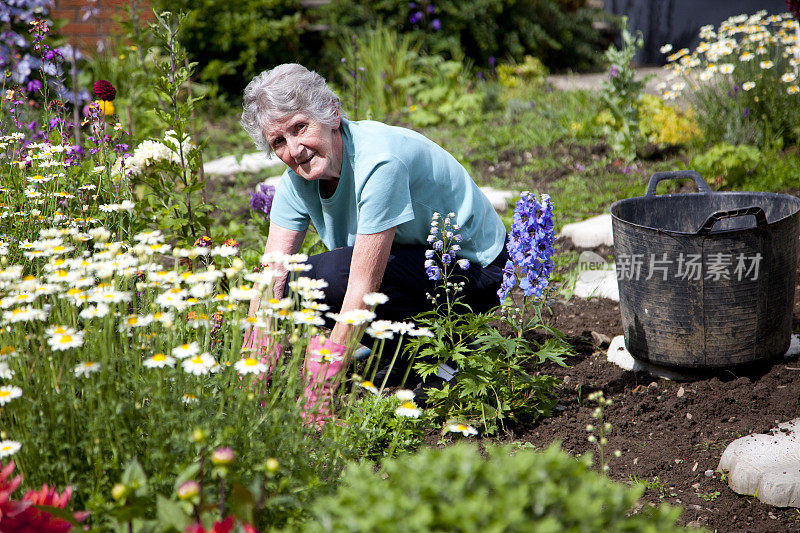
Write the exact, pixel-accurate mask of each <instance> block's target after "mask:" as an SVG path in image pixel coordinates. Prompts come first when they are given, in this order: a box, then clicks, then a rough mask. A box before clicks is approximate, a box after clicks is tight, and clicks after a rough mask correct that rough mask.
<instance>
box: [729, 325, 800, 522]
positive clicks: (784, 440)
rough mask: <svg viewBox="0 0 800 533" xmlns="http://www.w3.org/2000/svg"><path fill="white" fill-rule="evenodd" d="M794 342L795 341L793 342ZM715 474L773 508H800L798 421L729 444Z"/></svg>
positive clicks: (731, 485) (737, 491)
mask: <svg viewBox="0 0 800 533" xmlns="http://www.w3.org/2000/svg"><path fill="white" fill-rule="evenodd" d="M792 340H793V341H794V338H793V339H792ZM717 471H719V472H724V473H727V477H728V486H729V487H730V488H731V490H733V491H734V492H736V493H738V494H745V495H747V496H755V497H756V498H758V499H759V500H761V501H762V502H764V503H766V504H768V505H774V506H776V507H800V418H795V419H794V420H791V421H789V422H784V423H783V424H779V425H778V427H776V428H773V429H772V430H771V432H770V434H763V433H756V434H752V435H747V436H746V437H742V438H740V439H736V440H735V441H733V442H731V443H730V444H729V445H728V447H727V448H725V451H724V452H723V454H722V457H721V458H720V460H719V466H718V467H717Z"/></svg>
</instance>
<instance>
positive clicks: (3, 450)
mask: <svg viewBox="0 0 800 533" xmlns="http://www.w3.org/2000/svg"><path fill="white" fill-rule="evenodd" d="M20 448H22V444H20V443H19V442H17V441H15V440H3V441H0V457H8V456H9V455H14V454H15V453H17V452H18V451H19V449H20Z"/></svg>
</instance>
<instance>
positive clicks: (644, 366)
mask: <svg viewBox="0 0 800 533" xmlns="http://www.w3.org/2000/svg"><path fill="white" fill-rule="evenodd" d="M606 358H607V359H608V362H609V363H614V364H615V365H617V366H618V367H620V368H622V369H623V370H630V371H632V372H647V373H648V374H650V375H652V376H655V377H657V378H663V379H669V380H674V381H685V380H688V379H691V378H692V377H693V374H690V373H684V372H680V371H679V370H674V369H672V368H666V367H663V366H660V365H654V364H651V363H648V362H645V361H640V360H639V359H636V358H635V357H634V356H633V355H631V353H630V352H629V351H628V349H627V348H626V347H625V336H624V335H617V336H616V337H614V338H613V339H611V344H610V345H609V346H608V352H607V354H606Z"/></svg>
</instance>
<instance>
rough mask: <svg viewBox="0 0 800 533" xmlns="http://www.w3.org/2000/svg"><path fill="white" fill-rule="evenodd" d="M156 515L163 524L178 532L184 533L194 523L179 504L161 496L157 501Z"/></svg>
mask: <svg viewBox="0 0 800 533" xmlns="http://www.w3.org/2000/svg"><path fill="white" fill-rule="evenodd" d="M156 515H157V516H158V520H159V521H160V522H161V523H162V524H165V525H169V526H171V527H173V528H174V529H176V530H177V531H184V530H185V529H186V527H187V526H189V525H191V523H192V519H191V517H190V516H189V515H187V514H186V512H185V511H184V510H183V507H182V506H181V505H180V504H179V503H178V502H174V501H172V500H168V499H167V498H165V497H164V496H161V495H160V494H159V495H158V498H157V499H156Z"/></svg>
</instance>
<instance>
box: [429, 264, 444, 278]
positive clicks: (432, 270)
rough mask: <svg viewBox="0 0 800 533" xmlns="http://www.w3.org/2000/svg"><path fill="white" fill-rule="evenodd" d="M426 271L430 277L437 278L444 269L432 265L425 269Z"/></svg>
mask: <svg viewBox="0 0 800 533" xmlns="http://www.w3.org/2000/svg"><path fill="white" fill-rule="evenodd" d="M425 273H426V274H427V275H428V279H431V280H434V281H435V280H437V279H439V278H440V277H441V275H442V271H441V270H440V269H439V267H438V266H436V265H431V266H429V267H428V268H426V269H425Z"/></svg>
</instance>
